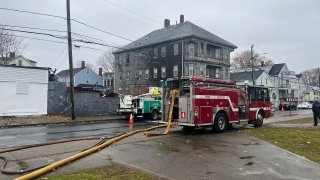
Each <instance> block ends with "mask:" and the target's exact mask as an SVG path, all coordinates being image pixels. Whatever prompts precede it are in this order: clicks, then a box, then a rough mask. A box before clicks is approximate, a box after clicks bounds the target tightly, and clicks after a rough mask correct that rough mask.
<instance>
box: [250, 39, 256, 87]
mask: <svg viewBox="0 0 320 180" xmlns="http://www.w3.org/2000/svg"><path fill="white" fill-rule="evenodd" d="M253 66H254V64H253V44H251V70H252V85H256V83H255V81H254V68H253Z"/></svg>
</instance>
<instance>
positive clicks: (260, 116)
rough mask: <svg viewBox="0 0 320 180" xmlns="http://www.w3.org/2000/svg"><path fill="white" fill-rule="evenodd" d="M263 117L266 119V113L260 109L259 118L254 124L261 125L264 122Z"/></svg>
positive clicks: (255, 125)
mask: <svg viewBox="0 0 320 180" xmlns="http://www.w3.org/2000/svg"><path fill="white" fill-rule="evenodd" d="M263 119H264V113H263V112H262V111H259V112H258V116H257V119H256V120H255V121H254V122H253V126H254V127H256V128H258V127H261V126H262V124H263Z"/></svg>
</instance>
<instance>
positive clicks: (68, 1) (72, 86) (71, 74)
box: [67, 0, 76, 120]
mask: <svg viewBox="0 0 320 180" xmlns="http://www.w3.org/2000/svg"><path fill="white" fill-rule="evenodd" d="M67 26H68V50H69V75H70V101H71V117H72V120H75V119H76V116H75V112H74V81H73V60H72V41H71V22H70V0H67Z"/></svg>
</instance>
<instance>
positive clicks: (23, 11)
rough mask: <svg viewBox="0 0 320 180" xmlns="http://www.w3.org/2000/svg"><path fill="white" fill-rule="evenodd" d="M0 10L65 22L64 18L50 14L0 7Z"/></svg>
mask: <svg viewBox="0 0 320 180" xmlns="http://www.w3.org/2000/svg"><path fill="white" fill-rule="evenodd" d="M0 9H1V10H6V11H14V12H20V13H28V14H34V15H41V16H48V17H54V18H60V19H63V20H67V18H66V17H62V16H58V15H52V14H46V13H39V12H33V11H25V10H18V9H11V8H3V7H0Z"/></svg>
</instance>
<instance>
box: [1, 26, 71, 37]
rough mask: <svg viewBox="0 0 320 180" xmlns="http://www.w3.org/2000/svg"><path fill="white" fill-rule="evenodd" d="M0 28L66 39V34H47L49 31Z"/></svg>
mask: <svg viewBox="0 0 320 180" xmlns="http://www.w3.org/2000/svg"><path fill="white" fill-rule="evenodd" d="M1 29H2V30H5V31H14V32H21V33H28V34H37V35H45V36H50V37H54V38H58V39H66V36H59V35H54V34H49V33H42V32H35V31H25V30H17V29H8V28H1Z"/></svg>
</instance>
